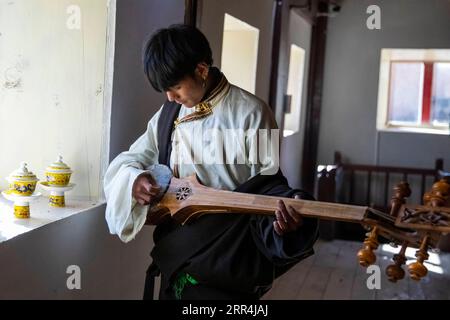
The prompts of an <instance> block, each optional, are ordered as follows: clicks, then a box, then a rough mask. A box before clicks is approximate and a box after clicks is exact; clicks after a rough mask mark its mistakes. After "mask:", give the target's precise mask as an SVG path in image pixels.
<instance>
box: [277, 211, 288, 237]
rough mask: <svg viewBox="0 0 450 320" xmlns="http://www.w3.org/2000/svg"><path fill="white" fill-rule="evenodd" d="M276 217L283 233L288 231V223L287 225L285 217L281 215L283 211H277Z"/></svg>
mask: <svg viewBox="0 0 450 320" xmlns="http://www.w3.org/2000/svg"><path fill="white" fill-rule="evenodd" d="M275 216H276V218H277V222H278V226H279V227H280V229H281V230H282V231H283V232H284V231H286V230H287V228H288V226H287V223H286V221H285V220H284V218H283V216H282V214H281V211H279V210H276V211H275Z"/></svg>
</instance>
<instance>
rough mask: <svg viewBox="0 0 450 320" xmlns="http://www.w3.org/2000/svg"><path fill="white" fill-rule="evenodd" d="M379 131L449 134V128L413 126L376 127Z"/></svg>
mask: <svg viewBox="0 0 450 320" xmlns="http://www.w3.org/2000/svg"><path fill="white" fill-rule="evenodd" d="M377 130H378V131H380V132H409V133H423V134H440V135H447V136H448V135H450V129H444V130H442V129H432V128H414V127H410V128H408V127H384V128H379V129H377Z"/></svg>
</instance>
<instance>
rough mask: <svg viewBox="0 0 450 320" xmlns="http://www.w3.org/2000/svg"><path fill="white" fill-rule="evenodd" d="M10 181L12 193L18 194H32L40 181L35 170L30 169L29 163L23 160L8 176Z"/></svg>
mask: <svg viewBox="0 0 450 320" xmlns="http://www.w3.org/2000/svg"><path fill="white" fill-rule="evenodd" d="M6 180H8V182H9V189H10V191H11V193H12V194H15V195H18V196H31V195H32V194H33V192H34V190H35V189H36V183H37V182H38V181H39V179H38V178H36V175H35V174H33V172H31V171H28V168H27V164H26V163H25V162H22V163H21V164H20V168H19V169H17V170H16V171H14V172H13V173H11V174H10V175H9V177H8V178H6Z"/></svg>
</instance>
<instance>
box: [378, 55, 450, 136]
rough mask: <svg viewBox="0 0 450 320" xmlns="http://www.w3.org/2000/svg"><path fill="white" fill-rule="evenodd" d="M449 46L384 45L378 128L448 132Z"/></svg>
mask: <svg viewBox="0 0 450 320" xmlns="http://www.w3.org/2000/svg"><path fill="white" fill-rule="evenodd" d="M449 83H450V50H443V49H427V50H417V49H383V50H382V52H381V66H380V82H379V94H378V116H377V129H378V130H384V131H410V132H420V133H436V134H449V132H450V130H449V123H450V85H449Z"/></svg>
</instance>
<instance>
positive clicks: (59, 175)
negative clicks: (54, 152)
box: [45, 156, 72, 187]
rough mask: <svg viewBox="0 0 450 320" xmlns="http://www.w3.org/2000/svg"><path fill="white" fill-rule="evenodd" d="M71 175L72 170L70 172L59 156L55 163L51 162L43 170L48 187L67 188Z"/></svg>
mask: <svg viewBox="0 0 450 320" xmlns="http://www.w3.org/2000/svg"><path fill="white" fill-rule="evenodd" d="M71 175H72V170H70V167H69V166H68V165H67V164H65V163H64V162H63V161H62V157H61V156H59V157H58V160H57V161H55V162H53V163H52V164H51V165H50V166H48V167H47V168H46V169H45V176H46V177H47V183H48V185H49V186H58V187H64V186H67V185H68V184H69V181H70V176H71Z"/></svg>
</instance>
